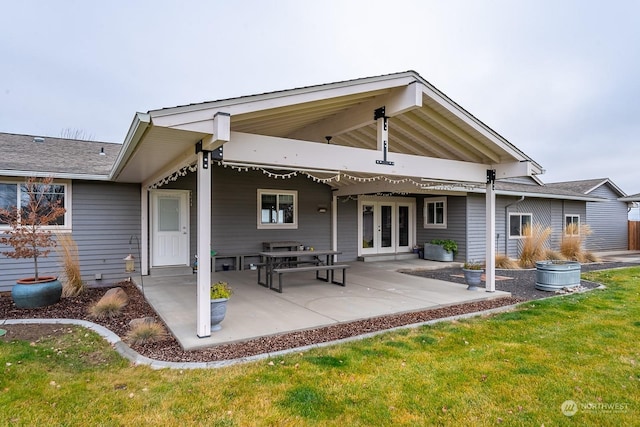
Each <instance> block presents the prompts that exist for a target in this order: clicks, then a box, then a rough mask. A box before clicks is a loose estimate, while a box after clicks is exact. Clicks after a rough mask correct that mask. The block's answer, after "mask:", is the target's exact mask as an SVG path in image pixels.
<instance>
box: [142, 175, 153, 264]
mask: <svg viewBox="0 0 640 427" xmlns="http://www.w3.org/2000/svg"><path fill="white" fill-rule="evenodd" d="M140 210H141V214H140V223H141V224H142V229H141V230H140V247H141V248H140V252H141V254H140V274H141V275H143V276H146V275H148V274H149V227H151V222H150V221H149V190H148V189H147V186H146V185H144V186H143V187H142V189H141V190H140Z"/></svg>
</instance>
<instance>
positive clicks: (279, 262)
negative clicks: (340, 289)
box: [258, 250, 349, 292]
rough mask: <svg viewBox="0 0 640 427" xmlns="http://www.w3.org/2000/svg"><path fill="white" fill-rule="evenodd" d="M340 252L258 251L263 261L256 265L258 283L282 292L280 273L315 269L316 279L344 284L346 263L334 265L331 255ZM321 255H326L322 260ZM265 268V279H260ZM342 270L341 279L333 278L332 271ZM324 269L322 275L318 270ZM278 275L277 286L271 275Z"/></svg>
mask: <svg viewBox="0 0 640 427" xmlns="http://www.w3.org/2000/svg"><path fill="white" fill-rule="evenodd" d="M338 254H340V252H338V251H333V250H318V251H300V250H297V251H295V250H293V251H274V252H271V251H266V252H260V256H261V257H262V259H263V262H262V263H260V265H259V266H258V284H260V285H262V286H265V287H267V288H269V289H272V290H274V291H277V292H282V275H284V274H287V273H292V272H304V271H315V272H316V279H319V280H323V281H326V282H332V283H336V284H339V285H341V286H344V285H345V284H346V280H345V271H346V269H347V268H348V267H349V266H348V265H336V264H334V263H333V257H334V256H335V255H338ZM321 257H326V258H325V260H322V259H321ZM263 268H264V269H265V272H266V277H265V281H264V282H263V281H262V269H263ZM335 270H342V281H340V282H338V281H335V280H334V271H335ZM321 271H324V272H326V274H325V275H324V276H321V275H320V272H321ZM274 274H277V275H278V287H277V288H276V287H274V283H273V276H274Z"/></svg>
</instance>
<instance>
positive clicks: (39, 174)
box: [0, 169, 109, 181]
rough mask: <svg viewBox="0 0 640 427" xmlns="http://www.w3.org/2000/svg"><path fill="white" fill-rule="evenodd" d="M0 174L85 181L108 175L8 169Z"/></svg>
mask: <svg viewBox="0 0 640 427" xmlns="http://www.w3.org/2000/svg"><path fill="white" fill-rule="evenodd" d="M0 176H15V177H18V176H19V177H30V176H35V177H37V178H48V177H51V178H54V179H81V180H87V181H109V175H89V174H84V175H83V174H79V173H67V172H42V171H16V170H9V169H0Z"/></svg>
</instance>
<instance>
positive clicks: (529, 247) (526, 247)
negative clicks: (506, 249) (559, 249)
mask: <svg viewBox="0 0 640 427" xmlns="http://www.w3.org/2000/svg"><path fill="white" fill-rule="evenodd" d="M523 231H524V234H525V236H526V237H525V238H524V241H523V244H522V251H521V252H520V261H519V264H520V267H522V268H533V267H535V265H536V261H542V260H544V259H545V251H546V246H547V240H549V236H550V235H551V232H552V230H551V227H546V228H542V226H541V225H540V224H533V225H532V226H528V225H527V226H525V228H524V230H523Z"/></svg>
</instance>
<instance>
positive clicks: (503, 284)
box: [0, 263, 632, 362]
mask: <svg viewBox="0 0 640 427" xmlns="http://www.w3.org/2000/svg"><path fill="white" fill-rule="evenodd" d="M630 265H632V264H629V263H598V264H593V265H588V266H587V265H585V266H583V271H588V270H590V269H606V268H616V267H628V266H630ZM405 273H408V274H413V275H418V276H423V277H430V278H435V279H441V280H446V281H451V282H460V283H464V279H462V278H460V277H456V276H459V273H460V270H459V269H441V270H412V271H405ZM497 274H498V275H499V276H503V277H504V278H505V279H504V280H497V281H496V289H498V290H504V291H507V292H511V294H512V296H511V297H506V298H496V299H491V300H487V301H479V302H472V303H467V304H458V305H452V306H448V307H442V308H437V309H431V310H424V311H419V312H411V313H401V314H394V315H389V316H382V317H376V318H371V319H365V320H359V321H354V322H347V323H341V324H337V325H332V326H327V327H322V328H317V329H311V330H304V331H296V332H290V333H284V334H279V335H274V336H267V337H261V338H257V339H252V340H249V341H244V342H239V343H233V344H222V345H218V346H215V347H211V348H207V349H200V350H190V351H185V350H183V349H182V347H180V344H179V343H178V341H177V340H176V339H175V338H174V337H173V336H172V335H171V334H167V336H166V337H165V338H163V339H162V340H160V341H157V342H154V343H148V344H145V345H131V347H132V348H133V349H134V350H136V351H137V352H138V353H140V354H142V355H144V356H147V357H149V358H152V359H157V360H164V361H173V362H209V361H216V360H227V359H235V358H241V357H247V356H253V355H257V354H263V353H269V352H276V351H280V350H286V349H290V348H296V347H301V346H306V345H310V344H315V343H323V342H329V341H333V340H336V339H343V338H348V337H353V336H357V335H361V334H365V333H369V332H375V331H381V330H386V329H390V328H394V327H397V326H404V325H409V324H414V323H420V322H425V321H428V320H434V319H439V318H444V317H449V316H454V315H460V314H466V313H473V312H478V311H483V310H488V309H491V308H497V307H501V306H505V305H511V304H515V303H518V302H522V301H526V300H531V299H536V298H544V297H548V296H551V295H553V293H549V292H543V291H537V290H535V287H534V283H535V270H500V271H499V272H498V273H497ZM507 278H508V279H507ZM582 284H583V286H585V287H587V288H593V287H595V286H597V285H596V284H593V283H590V282H584V281H583V283H582ZM117 286H120V287H122V288H123V289H124V291H125V292H126V293H127V295H128V297H129V303H128V304H127V306H126V307H125V308H124V310H123V312H122V314H121V315H120V316H118V317H116V318H110V319H109V318H108V319H100V320H98V319H93V318H91V316H90V315H89V313H88V309H89V307H90V306H91V305H93V304H95V303H96V302H97V301H98V300H99V299H100V298H101V297H102V296H103V295H104V293H105V291H106V289H105V288H87V289H86V291H85V292H84V293H83V294H82V295H80V296H78V297H73V298H64V299H62V300H61V301H60V302H59V303H58V304H54V305H51V306H48V307H42V308H36V309H18V308H16V307H15V305H14V304H13V301H12V299H11V296H10V295H9V294H8V293H5V294H0V319H25V318H67V319H84V320H89V321H92V322H94V323H97V324H100V325H102V326H104V327H106V328H108V329H110V330H111V331H113V332H114V333H115V334H117V335H118V336H120V337H123V339H124V340H125V341H126V335H127V333H128V331H129V329H130V326H129V322H130V321H131V320H133V319H136V318H142V317H153V318H154V319H156V320H157V321H158V322H160V323H162V321H161V319H160V317H159V316H158V315H157V314H156V313H155V311H154V310H153V308H151V306H150V305H149V304H148V303H147V301H146V300H145V299H144V297H143V295H142V293H141V292H140V290H139V289H138V288H137V287H136V286H135V285H133V284H131V283H128V282H121V283H118V284H117ZM1 327H2V329H5V330H7V333H6V335H4V336H2V337H0V340H13V339H24V340H34V339H36V338H37V337H42V336H47V335H50V334H52V333H62V332H60V331H64V329H66V328H63V327H61V326H60V325H57V326H56V325H40V324H30V325H1Z"/></svg>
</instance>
